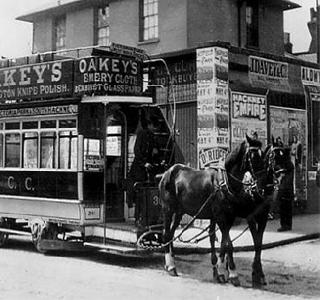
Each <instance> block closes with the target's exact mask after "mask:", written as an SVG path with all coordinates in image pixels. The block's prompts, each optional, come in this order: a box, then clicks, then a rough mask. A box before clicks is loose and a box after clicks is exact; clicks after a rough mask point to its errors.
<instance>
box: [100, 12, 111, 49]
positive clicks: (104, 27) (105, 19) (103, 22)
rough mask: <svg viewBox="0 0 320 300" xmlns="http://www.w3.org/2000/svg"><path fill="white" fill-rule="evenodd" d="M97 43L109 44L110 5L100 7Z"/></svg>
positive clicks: (101, 44)
mask: <svg viewBox="0 0 320 300" xmlns="http://www.w3.org/2000/svg"><path fill="white" fill-rule="evenodd" d="M97 44H98V45H99V46H109V44H110V27H109V6H106V7H101V8H99V9H98V26H97Z"/></svg>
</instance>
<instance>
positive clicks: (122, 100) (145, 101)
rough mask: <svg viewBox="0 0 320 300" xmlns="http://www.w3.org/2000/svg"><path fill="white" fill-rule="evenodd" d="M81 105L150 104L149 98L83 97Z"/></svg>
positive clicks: (150, 99)
mask: <svg viewBox="0 0 320 300" xmlns="http://www.w3.org/2000/svg"><path fill="white" fill-rule="evenodd" d="M81 103H103V104H108V103H140V104H152V103H153V101H152V98H151V97H144V96H83V98H82V100H81Z"/></svg>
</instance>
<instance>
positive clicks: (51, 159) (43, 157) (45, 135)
mask: <svg viewBox="0 0 320 300" xmlns="http://www.w3.org/2000/svg"><path fill="white" fill-rule="evenodd" d="M40 139H41V141H40V145H41V146H40V147H41V150H40V151H41V153H40V168H49V169H53V168H55V140H56V133H55V132H42V133H41V136H40Z"/></svg>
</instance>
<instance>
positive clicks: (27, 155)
mask: <svg viewBox="0 0 320 300" xmlns="http://www.w3.org/2000/svg"><path fill="white" fill-rule="evenodd" d="M23 167H24V168H28V169H29V168H37V167H38V133H36V132H26V133H24V134H23Z"/></svg>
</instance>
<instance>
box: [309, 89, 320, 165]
mask: <svg viewBox="0 0 320 300" xmlns="http://www.w3.org/2000/svg"><path fill="white" fill-rule="evenodd" d="M310 97H311V109H312V116H311V118H312V124H313V126H312V135H311V153H312V165H313V166H318V165H319V164H320V93H310Z"/></svg>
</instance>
